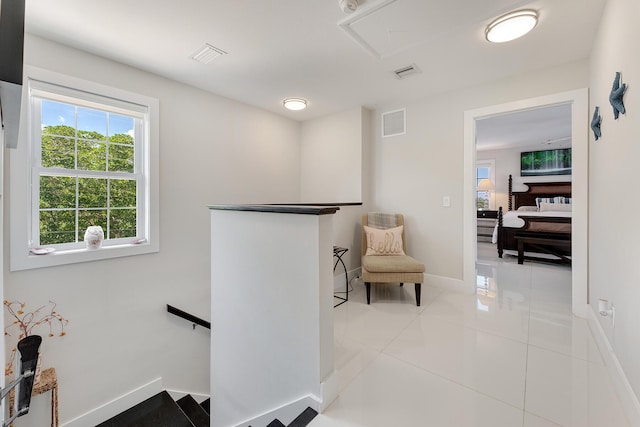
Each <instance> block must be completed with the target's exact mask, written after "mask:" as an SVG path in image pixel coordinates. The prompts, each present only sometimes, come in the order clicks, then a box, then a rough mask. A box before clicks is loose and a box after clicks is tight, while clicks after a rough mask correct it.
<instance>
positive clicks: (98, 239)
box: [84, 225, 104, 249]
mask: <svg viewBox="0 0 640 427" xmlns="http://www.w3.org/2000/svg"><path fill="white" fill-rule="evenodd" d="M103 240H104V231H102V227H100V226H99V225H90V226H89V227H87V231H85V233H84V242H85V243H86V245H87V249H99V248H100V246H102V241H103Z"/></svg>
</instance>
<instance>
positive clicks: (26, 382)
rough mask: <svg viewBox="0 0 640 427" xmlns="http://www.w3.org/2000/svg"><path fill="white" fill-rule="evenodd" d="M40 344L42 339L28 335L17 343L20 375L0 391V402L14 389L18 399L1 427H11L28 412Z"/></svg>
mask: <svg viewBox="0 0 640 427" xmlns="http://www.w3.org/2000/svg"><path fill="white" fill-rule="evenodd" d="M40 343H42V337H41V336H39V335H30V336H28V337H25V338H23V339H21V340H20V341H18V345H17V348H18V352H19V353H20V357H19V358H18V370H17V372H19V373H20V375H19V376H18V377H17V378H16V379H15V380H13V381H12V382H11V383H10V384H9V385H7V386H6V387H5V388H2V389H0V401H1V400H4V399H5V398H6V397H7V396H8V395H9V393H11V390H13V389H14V388H15V389H16V394H17V396H18V397H17V399H15V403H14V408H13V415H11V416H10V417H9V419H8V420H5V421H3V422H2V427H7V426H9V425H11V423H12V422H13V421H14V420H15V419H16V418H18V417H21V416H23V415H26V414H27V413H28V412H29V405H30V404H31V393H32V391H33V382H34V380H35V373H36V367H37V365H38V351H39V349H40ZM3 418H4V415H3Z"/></svg>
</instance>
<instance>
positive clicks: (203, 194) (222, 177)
mask: <svg viewBox="0 0 640 427" xmlns="http://www.w3.org/2000/svg"><path fill="white" fill-rule="evenodd" d="M25 63H27V64H29V65H34V66H38V67H41V68H48V69H51V70H53V71H57V72H60V73H66V74H69V75H73V76H76V77H79V78H83V79H86V80H90V81H95V82H98V83H102V84H106V85H111V86H114V87H119V88H122V89H125V90H129V91H132V92H137V93H141V94H143V95H148V96H152V97H155V98H158V99H159V100H160V119H161V123H160V252H159V253H157V254H152V255H142V256H137V257H129V258H120V259H112V260H105V261H98V262H90V263H83V264H76V265H70V266H63V267H54V268H43V269H39V270H31V271H22V272H16V273H9V272H7V271H5V272H4V279H5V287H4V290H5V298H7V299H10V300H21V301H26V302H27V303H28V304H29V307H33V306H34V305H37V304H44V303H46V302H47V301H48V300H53V301H55V302H56V303H57V304H58V310H59V312H60V313H61V314H62V315H63V316H65V317H66V318H68V319H69V322H70V323H69V326H68V334H67V336H66V337H64V338H51V339H48V338H46V339H45V340H44V344H43V353H44V364H45V366H47V367H48V366H54V367H55V368H56V370H57V372H58V380H59V384H60V419H61V421H62V422H65V421H68V420H70V419H73V418H75V417H77V416H79V415H81V414H82V413H84V412H86V411H89V410H91V409H93V408H95V407H97V406H98V405H101V404H104V403H105V402H107V401H109V400H111V399H113V398H115V397H117V396H119V395H121V394H123V393H125V392H128V391H130V390H132V389H134V388H136V387H138V386H140V385H142V384H145V383H148V382H149V381H151V380H153V379H156V378H158V377H162V378H163V380H164V384H163V386H164V388H168V389H174V390H185V391H191V392H199V393H203V394H208V392H209V336H208V331H205V330H202V329H201V328H198V329H196V330H195V331H192V330H191V324H189V323H187V322H185V321H182V320H181V319H178V318H175V317H173V316H170V315H168V314H167V313H166V309H165V304H167V303H170V304H173V305H176V306H177V307H179V308H183V309H185V310H187V311H190V312H193V313H194V314H196V315H198V316H200V317H203V318H205V319H208V318H209V301H210V241H209V211H208V209H207V205H208V204H215V203H218V204H219V203H248V202H250V203H257V202H274V203H277V202H291V201H296V200H297V199H298V197H299V191H300V188H299V172H300V170H299V145H298V141H299V136H300V125H299V124H298V123H297V122H294V121H292V120H289V119H286V118H283V117H281V116H277V115H275V114H272V113H268V112H264V111H261V110H258V109H256V108H253V107H250V106H247V105H244V104H240V103H238V102H235V101H232V100H229V99H226V98H222V97H219V96H215V95H212V94H209V93H205V92H203V91H200V90H197V89H194V88H191V87H189V86H185V85H183V84H179V83H176V82H173V81H170V80H167V79H164V78H161V77H158V76H155V75H152V74H149V73H146V72H142V71H139V70H136V69H133V68H130V67H127V66H124V65H121V64H118V63H114V62H111V61H108V60H105V59H102V58H98V57H96V56H92V55H89V54H86V53H83V52H80V51H76V50H73V49H69V48H66V47H63V46H60V45H57V44H54V43H51V42H49V41H46V40H43V39H40V38H37V37H33V36H29V35H28V36H27V38H26V46H25ZM9 155H10V152H9ZM8 184H9V183H8V182H7V183H6V185H7V187H6V188H8ZM9 196H10V195H9ZM9 203H10V201H9ZM6 207H7V204H5V208H6ZM7 212H8V210H7V211H5V214H6V213H7ZM4 227H5V230H8V229H9V228H8V227H10V219H9V218H8V215H7V216H5V223H4ZM6 240H7V239H5V245H6V244H7V243H8V242H7V241H6ZM6 253H8V251H5V254H6ZM5 261H6V260H5ZM7 343H8V345H9V344H10V346H9V348H11V347H12V346H13V342H11V341H7ZM24 422H25V423H27V424H23V425H47V422H48V421H44V420H40V421H38V420H34V419H33V418H31V419H30V420H27V419H25V421H24Z"/></svg>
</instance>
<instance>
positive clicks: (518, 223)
mask: <svg viewBox="0 0 640 427" xmlns="http://www.w3.org/2000/svg"><path fill="white" fill-rule="evenodd" d="M521 216H539V217H545V216H554V217H564V218H571V212H560V211H545V212H527V211H508V212H505V213H504V214H503V215H502V226H503V227H512V228H520V227H522V226H524V220H523V219H522V218H520V217H521ZM491 242H492V243H497V242H498V224H496V226H495V228H494V229H493V237H492V238H491Z"/></svg>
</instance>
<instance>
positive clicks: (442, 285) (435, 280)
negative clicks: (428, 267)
mask: <svg viewBox="0 0 640 427" xmlns="http://www.w3.org/2000/svg"><path fill="white" fill-rule="evenodd" d="M424 283H425V284H427V285H430V286H435V287H436V288H439V289H442V290H445V291H453V292H462V293H469V287H468V286H465V283H464V281H462V280H460V279H452V278H451V277H444V276H436V275H434V274H427V273H425V274H424Z"/></svg>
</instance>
